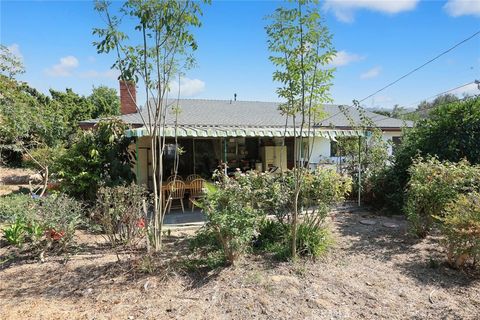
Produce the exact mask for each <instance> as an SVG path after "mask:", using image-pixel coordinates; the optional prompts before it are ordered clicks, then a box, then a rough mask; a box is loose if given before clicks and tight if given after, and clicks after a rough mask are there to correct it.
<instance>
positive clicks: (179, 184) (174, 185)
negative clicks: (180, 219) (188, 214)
mask: <svg viewBox="0 0 480 320" xmlns="http://www.w3.org/2000/svg"><path fill="white" fill-rule="evenodd" d="M167 192H168V196H167V209H168V213H170V210H171V209H172V203H173V201H174V200H179V202H180V205H181V208H182V212H185V207H184V206H183V198H184V197H185V182H183V181H180V180H175V181H171V182H169V183H168V185H167ZM179 208H180V207H179Z"/></svg>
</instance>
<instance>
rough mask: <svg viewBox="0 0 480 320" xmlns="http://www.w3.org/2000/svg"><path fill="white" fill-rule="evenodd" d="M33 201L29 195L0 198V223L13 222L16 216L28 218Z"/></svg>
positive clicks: (12, 195)
mask: <svg viewBox="0 0 480 320" xmlns="http://www.w3.org/2000/svg"><path fill="white" fill-rule="evenodd" d="M34 205H35V201H34V199H32V197H31V196H30V195H25V194H11V195H8V196H4V197H0V222H4V221H7V222H13V221H15V220H16V218H17V216H20V217H24V216H30V215H31V212H32V210H33V208H34Z"/></svg>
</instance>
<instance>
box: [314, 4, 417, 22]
mask: <svg viewBox="0 0 480 320" xmlns="http://www.w3.org/2000/svg"><path fill="white" fill-rule="evenodd" d="M418 2H419V0H326V1H325V3H324V5H323V8H324V9H325V10H326V11H332V12H333V13H334V14H335V16H336V17H337V19H338V20H340V21H342V22H348V23H350V22H353V21H354V20H355V11H357V10H362V9H364V10H371V11H377V12H382V13H387V14H396V13H400V12H404V11H410V10H413V9H415V7H416V6H417V3H418Z"/></svg>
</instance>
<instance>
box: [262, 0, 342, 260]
mask: <svg viewBox="0 0 480 320" xmlns="http://www.w3.org/2000/svg"><path fill="white" fill-rule="evenodd" d="M269 18H270V20H271V21H272V24H270V25H269V26H267V28H266V31H267V35H268V48H269V50H270V52H271V53H272V55H271V56H270V61H271V62H272V63H273V64H274V66H275V67H276V68H277V70H276V71H274V73H273V80H274V81H277V82H279V83H280V87H279V88H277V94H278V96H279V97H280V98H281V99H284V100H286V102H285V103H282V104H281V106H280V112H282V114H284V115H285V116H286V118H287V120H286V121H287V122H288V120H289V119H291V120H290V121H291V123H292V125H293V127H294V139H295V140H294V141H295V148H294V150H295V155H294V165H295V168H294V172H295V175H294V182H295V191H294V194H293V198H294V199H293V202H292V203H293V208H292V210H293V212H292V219H291V233H292V241H291V253H292V258H293V259H295V258H296V256H297V248H296V244H297V239H296V238H297V224H298V213H299V210H300V209H301V208H299V201H298V200H299V194H300V189H301V185H302V179H303V176H304V175H303V174H302V172H303V170H302V168H303V166H304V165H305V163H303V161H302V165H299V161H298V160H299V159H298V148H297V146H299V147H300V148H302V147H303V145H304V144H303V142H304V134H303V133H304V132H305V131H306V132H308V135H310V132H311V130H312V129H313V124H314V123H315V121H319V120H320V117H321V116H322V104H323V103H325V102H328V101H331V99H330V96H329V89H330V87H331V85H332V83H331V80H332V78H333V72H334V70H335V69H333V68H328V67H326V66H327V65H328V64H329V62H330V61H331V60H332V59H333V57H334V55H335V50H334V49H333V46H332V43H331V42H332V36H331V34H330V32H329V31H328V28H327V27H326V26H324V25H323V22H322V19H321V17H320V6H319V4H318V2H317V1H309V0H299V1H295V4H294V5H292V6H290V7H288V8H284V7H280V8H278V9H276V10H275V12H274V13H273V14H272V15H271V16H270V17H269ZM308 161H309V160H308V159H307V163H306V164H307V165H308Z"/></svg>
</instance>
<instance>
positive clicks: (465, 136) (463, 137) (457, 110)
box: [382, 96, 480, 210]
mask: <svg viewBox="0 0 480 320" xmlns="http://www.w3.org/2000/svg"><path fill="white" fill-rule="evenodd" d="M479 141H480V98H479V97H478V96H477V97H468V98H464V99H462V100H455V101H453V102H450V103H444V104H439V105H438V106H437V107H435V108H431V109H429V116H428V118H425V119H422V120H420V121H419V122H417V123H416V125H415V127H414V128H412V129H409V130H407V131H406V132H405V135H404V137H403V141H402V144H401V145H400V147H399V149H398V150H397V152H396V153H395V157H394V164H393V167H391V169H390V172H389V177H390V178H392V179H390V180H391V181H393V180H395V181H393V182H394V184H393V185H391V186H390V187H389V186H388V185H386V186H384V187H383V190H382V191H383V193H384V194H385V197H386V198H387V199H389V203H387V206H390V207H393V209H395V210H399V209H401V207H402V206H403V200H404V199H403V194H404V190H405V186H406V184H407V182H408V180H409V178H410V176H409V173H408V168H410V166H411V165H412V163H413V159H415V158H416V157H417V156H419V155H420V156H422V157H427V156H436V157H437V158H438V160H440V161H443V160H448V161H451V162H459V161H461V160H462V159H466V160H468V161H469V162H470V163H471V164H479V163H480V147H479V146H480V144H479ZM393 178H394V179H393Z"/></svg>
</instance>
